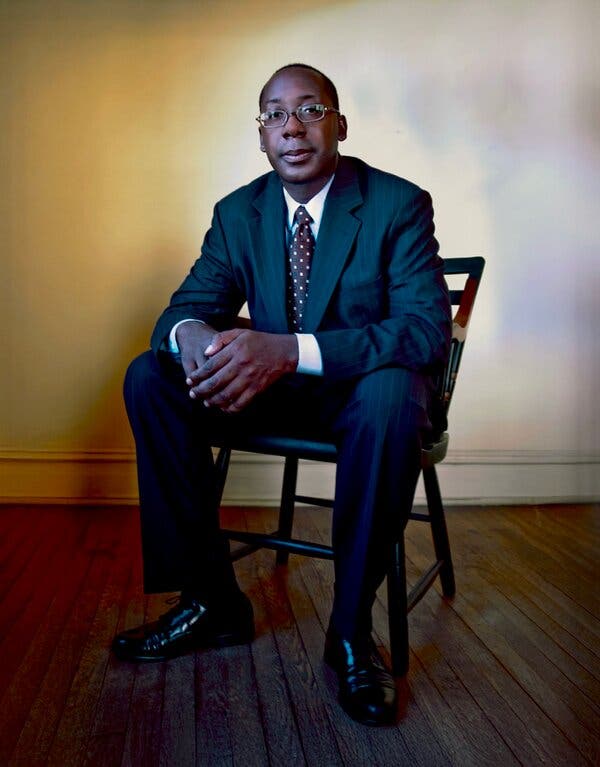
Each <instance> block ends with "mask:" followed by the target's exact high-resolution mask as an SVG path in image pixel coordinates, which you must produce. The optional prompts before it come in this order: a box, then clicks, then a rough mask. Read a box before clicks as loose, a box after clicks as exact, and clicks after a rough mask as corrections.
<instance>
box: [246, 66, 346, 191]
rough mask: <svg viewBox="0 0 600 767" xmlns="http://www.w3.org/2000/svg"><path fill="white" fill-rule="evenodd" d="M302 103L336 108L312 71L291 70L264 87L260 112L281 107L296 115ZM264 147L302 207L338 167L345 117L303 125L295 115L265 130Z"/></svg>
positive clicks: (262, 134)
mask: <svg viewBox="0 0 600 767" xmlns="http://www.w3.org/2000/svg"><path fill="white" fill-rule="evenodd" d="M302 104H324V105H325V106H328V107H333V103H332V100H331V96H330V95H329V94H328V92H327V89H326V87H325V83H324V82H323V81H322V78H321V77H320V76H319V75H318V74H317V73H315V72H311V71H310V70H307V69H300V68H299V69H286V70H284V71H283V72H280V73H279V74H277V75H274V76H273V78H272V79H271V80H269V82H268V83H267V85H266V86H265V90H264V94H263V99H262V103H261V105H260V108H261V111H264V110H265V109H273V108H276V107H277V108H281V109H285V110H286V111H287V112H291V111H293V110H294V109H296V108H297V107H299V106H301V105H302ZM259 132H260V148H261V149H262V150H263V151H265V152H266V153H267V157H268V158H269V162H270V163H271V165H272V166H273V169H274V170H275V171H276V172H277V173H278V174H279V176H280V177H281V180H282V181H283V184H284V186H285V188H286V189H287V190H288V192H289V193H290V194H291V196H292V197H293V198H294V199H296V200H297V201H298V202H306V201H307V200H309V199H310V198H311V197H313V196H314V195H315V194H316V193H317V192H319V191H320V190H321V189H322V188H323V186H324V185H325V183H326V182H327V180H328V179H329V178H330V176H331V175H332V174H333V173H334V171H335V168H336V165H337V147H338V141H343V140H344V139H345V138H346V118H345V117H343V116H342V115H338V114H336V113H335V112H329V113H327V114H326V115H325V117H324V118H323V119H322V120H319V121H318V122H313V123H302V122H300V121H299V120H298V118H297V117H296V116H295V115H290V117H289V119H288V121H287V123H286V124H285V125H284V126H282V127H280V128H263V127H262V126H261V127H260V129H259Z"/></svg>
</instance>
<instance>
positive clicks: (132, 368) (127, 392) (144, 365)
mask: <svg viewBox="0 0 600 767" xmlns="http://www.w3.org/2000/svg"><path fill="white" fill-rule="evenodd" d="M154 361H155V359H154V354H153V353H152V352H150V351H147V352H144V353H143V354H140V355H139V357H135V359H133V360H132V361H131V363H130V364H129V367H128V368H127V372H126V373H125V381H124V383H123V393H124V396H125V400H126V401H127V400H129V399H131V398H132V397H134V396H135V395H136V394H137V393H138V392H139V391H140V390H143V389H145V388H146V386H147V383H148V381H149V380H150V379H151V378H152V377H153V375H154V370H153V367H154V364H153V363H154Z"/></svg>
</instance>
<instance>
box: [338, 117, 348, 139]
mask: <svg viewBox="0 0 600 767" xmlns="http://www.w3.org/2000/svg"><path fill="white" fill-rule="evenodd" d="M347 135H348V122H347V120H346V118H345V116H344V115H338V136H337V137H338V141H345V140H346V136H347Z"/></svg>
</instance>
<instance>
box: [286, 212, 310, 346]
mask: <svg viewBox="0 0 600 767" xmlns="http://www.w3.org/2000/svg"><path fill="white" fill-rule="evenodd" d="M311 221H312V218H311V217H310V215H309V213H308V212H307V210H306V208H305V207H304V206H303V205H300V207H299V208H298V209H297V210H296V213H295V214H294V222H295V223H297V224H298V226H297V227H296V231H295V232H294V236H293V237H292V241H291V242H290V252H289V271H288V320H289V326H290V330H291V331H292V333H302V331H303V328H304V317H305V315H306V299H307V296H308V278H309V274H310V264H311V261H312V257H313V254H314V252H315V238H314V236H313V233H312V229H311V228H310V223H311Z"/></svg>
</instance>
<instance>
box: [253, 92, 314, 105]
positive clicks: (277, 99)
mask: <svg viewBox="0 0 600 767" xmlns="http://www.w3.org/2000/svg"><path fill="white" fill-rule="evenodd" d="M298 98H299V100H300V101H304V100H305V99H316V98H317V97H316V96H315V94H314V93H305V94H304V95H303V96H299V97H298ZM281 101H282V98H281V96H275V97H274V98H272V99H267V100H266V101H265V104H281Z"/></svg>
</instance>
